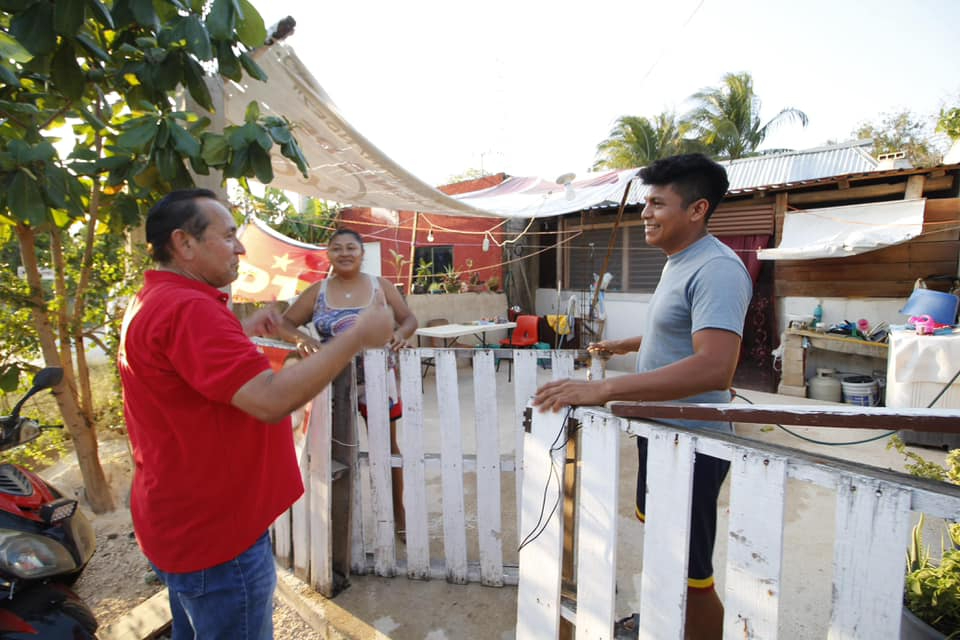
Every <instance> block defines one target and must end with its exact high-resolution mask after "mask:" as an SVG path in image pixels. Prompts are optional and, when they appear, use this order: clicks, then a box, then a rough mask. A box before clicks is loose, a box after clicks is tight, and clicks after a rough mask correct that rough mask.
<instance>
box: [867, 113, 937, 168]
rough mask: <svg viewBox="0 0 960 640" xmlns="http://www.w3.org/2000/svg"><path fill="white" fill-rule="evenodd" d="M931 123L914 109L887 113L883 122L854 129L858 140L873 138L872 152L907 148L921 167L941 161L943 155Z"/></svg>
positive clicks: (875, 153)
mask: <svg viewBox="0 0 960 640" xmlns="http://www.w3.org/2000/svg"><path fill="white" fill-rule="evenodd" d="M930 134H931V131H930V125H929V124H928V123H926V122H924V121H923V119H921V118H919V117H918V116H916V115H915V114H913V113H912V112H910V111H907V110H905V111H900V112H898V113H886V114H883V115H882V116H881V119H880V121H879V122H863V123H861V124H860V125H859V126H858V127H857V129H856V130H855V131H854V132H853V135H854V136H856V138H857V139H860V140H864V139H868V138H869V139H872V140H873V148H872V153H873V155H874V156H878V155H880V154H883V153H895V152H898V151H903V152H904V153H905V154H906V156H907V160H909V161H910V162H911V163H912V164H913V165H914V166H917V167H929V166H933V165H936V164H939V162H940V159H941V157H942V154H941V153H940V150H939V149H937V148H936V145H935V144H933V143H932V142H931V135H930Z"/></svg>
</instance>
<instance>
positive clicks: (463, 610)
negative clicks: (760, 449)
mask: <svg viewBox="0 0 960 640" xmlns="http://www.w3.org/2000/svg"><path fill="white" fill-rule="evenodd" d="M460 375H461V379H460V389H461V410H462V415H463V416H464V418H463V431H464V448H465V451H466V452H467V453H472V451H473V442H474V434H473V423H472V416H473V411H474V407H473V393H472V385H471V379H470V370H469V368H466V369H460ZM538 375H539V377H540V379H541V381H542V382H546V381H547V380H549V379H550V371H545V370H538ZM576 375H577V377H581V376H584V375H585V372H584V371H583V370H578V371H577V372H576ZM613 375H617V374H616V372H614V373H613ZM432 381H433V374H432V373H431V374H429V375H428V376H427V383H428V385H429V384H430V383H432ZM498 385H502V387H501V388H502V389H503V391H502V392H501V395H503V396H504V401H503V402H502V404H501V405H500V406H499V407H498V409H499V418H500V425H501V433H500V436H501V450H502V452H503V453H504V454H508V453H511V452H512V451H513V443H514V432H513V426H512V422H511V421H512V419H513V400H512V393H510V392H509V391H508V389H509V388H510V387H509V385H508V383H507V380H506V371H505V368H502V370H501V372H500V373H499V374H498ZM740 393H741V394H742V395H743V396H745V397H747V398H748V399H749V400H751V401H752V402H754V403H756V404H794V405H796V404H808V403H810V404H816V403H815V402H813V401H810V400H806V399H802V398H793V397H786V396H778V395H775V394H767V393H761V392H753V391H741V392H740ZM506 396H510V397H506ZM424 404H425V407H424V408H425V414H426V415H428V416H429V415H436V410H435V407H436V393H435V392H434V391H433V390H432V389H431V388H430V387H429V386H428V388H427V391H426V393H425V400H424ZM431 427H432V428H431ZM437 427H438V425H436V424H435V419H434V424H432V425H431V424H429V423H428V424H427V430H428V432H429V433H431V434H433V435H432V436H431V437H428V439H427V442H425V445H426V447H427V450H429V451H439V436H438V435H437V433H438V429H437ZM794 430H795V431H796V432H798V433H802V434H803V435H805V436H807V437H810V438H814V439H817V440H825V441H831V442H844V441H848V440H860V439H864V438H867V437H870V436H871V435H877V434H879V433H882V432H879V431H878V432H865V431H863V430H853V429H815V428H796V429H794ZM737 433H738V434H739V435H741V436H745V437H749V438H753V439H756V440H758V441H760V442H765V443H774V444H779V445H784V446H791V447H796V448H799V449H802V450H805V451H810V452H816V453H820V454H824V455H828V456H832V457H841V458H844V459H847V460H852V461H857V462H862V463H865V464H869V465H874V466H878V467H881V468H887V469H897V470H902V468H903V460H902V457H901V456H900V455H899V454H897V453H896V452H895V451H887V449H886V442H887V439H883V440H880V441H877V442H872V443H868V444H862V445H855V446H843V447H836V446H826V445H819V444H812V443H809V442H805V441H803V440H799V439H797V438H795V437H793V436H791V435H789V434H787V433H785V432H783V431H781V430H780V429H779V428H777V427H773V426H770V425H738V426H737ZM920 451H921V453H922V455H924V457H926V458H928V459H931V460H937V461H942V460H943V457H944V455H945V454H944V452H942V451H937V450H930V449H923V450H920ZM620 452H621V453H620V455H621V458H620V475H621V491H620V499H619V514H620V519H619V527H620V535H619V537H618V539H619V546H618V551H617V554H618V565H619V569H618V580H617V584H618V595H617V607H616V611H617V612H618V615H627V614H628V613H630V612H632V611H636V610H637V609H638V606H639V591H640V562H641V558H642V549H643V528H642V525H641V524H640V523H639V522H638V521H637V520H636V519H635V518H634V515H633V513H634V507H633V495H634V490H635V482H636V468H637V461H636V445H635V443H634V441H633V439H632V438H629V437H627V436H624V437H623V438H622V444H621V448H620ZM428 483H429V484H434V483H435V486H436V496H435V497H436V501H435V502H436V503H437V504H439V478H438V477H437V478H428ZM728 484H729V483H728ZM464 486H465V491H466V493H467V496H466V500H467V503H466V506H467V513H468V522H469V514H470V513H471V510H473V509H474V506H473V503H474V500H473V496H474V494H475V485H474V484H473V478H472V477H466V478H465V480H464ZM503 486H504V493H503V504H504V514H503V526H504V532H503V533H504V538H503V546H504V555H505V558H504V561H505V563H513V564H515V563H516V552H515V549H516V546H517V532H516V517H515V510H514V507H513V499H514V498H513V496H514V485H513V476H512V475H504V485H503ZM728 489H729V488H728V487H725V488H724V490H723V492H722V493H721V498H720V514H719V522H718V531H719V532H720V533H719V534H718V536H717V548H716V550H715V559H714V565H715V566H716V567H717V568H718V575H717V582H718V588H719V589H720V590H721V593H722V588H723V580H724V576H723V569H722V568H723V567H724V564H725V556H726V544H725V541H726V536H725V535H723V532H725V531H726V528H727V521H728V515H729V514H728V494H729V491H728ZM433 493H434V492H433V491H432V490H431V491H430V492H429V495H430V496H431V498H432V497H434V496H433ZM834 509H835V507H834V494H833V492H832V491H828V490H826V489H823V488H821V487H818V486H815V485H811V484H807V483H802V482H798V481H790V486H789V487H788V496H787V508H786V520H787V523H786V528H785V539H784V548H785V553H784V576H785V577H784V584H783V589H782V599H781V602H782V611H781V617H780V620H781V622H780V637H782V638H791V639H805V638H823V637H825V636H826V627H827V622H828V618H829V605H830V591H831V584H830V582H831V577H832V568H831V565H832V554H833V523H834ZM473 512H474V513H475V510H474V511H473ZM439 518H440V514H439V513H435V514H431V521H432V522H431V530H434V529H435V527H436V529H437V533H438V534H439V528H440V522H439ZM929 539H931V540H933V539H937V538H936V537H931V538H929ZM438 544H442V543H440V542H439V540H438ZM476 544H477V543H476V536H475V535H474V536H473V539H472V540H471V539H470V537H469V536H468V545H472V546H468V549H472V550H473V551H472V553H471V555H472V556H473V557H475V555H476V551H475V550H476V548H477V547H476ZM431 550H432V554H431V555H433V556H434V557H438V554H441V553H442V547H438V546H437V545H433V546H432V549H431ZM398 556H400V557H402V547H400V549H398ZM350 581H351V586H350V588H348V589H347V590H346V591H344V592H343V593H341V594H340V595H338V596H337V597H336V598H335V599H333V600H332V601H327V602H322V603H320V604H317V603H318V602H319V601H318V600H317V599H315V598H311V600H312V601H313V602H314V604H312V605H310V606H313V607H314V608H317V607H320V608H321V609H322V610H323V611H326V613H325V614H323V615H326V616H327V617H328V618H329V617H331V616H333V617H336V618H337V619H343V620H351V619H352V620H354V622H355V624H354V625H353V626H352V627H351V629H352V630H351V631H349V632H348V631H347V630H346V629H343V630H341V631H342V632H343V633H344V635H343V636H336V635H335V634H334V635H330V634H325V635H326V636H327V637H352V638H367V637H371V638H373V637H377V638H383V637H389V638H395V639H397V640H407V639H409V640H415V639H416V640H419V639H421V638H422V639H428V640H441V639H447V638H449V639H453V638H502V639H509V638H513V637H515V632H514V628H515V622H516V595H517V591H516V588H515V587H503V588H491V587H483V586H480V585H476V584H472V585H467V586H459V585H451V584H448V583H446V582H444V581H440V580H433V581H428V582H418V581H411V580H408V579H406V578H405V577H398V578H392V579H388V578H379V577H375V576H351V577H350ZM302 605H303V603H301V606H302ZM333 612H335V615H334V613H333Z"/></svg>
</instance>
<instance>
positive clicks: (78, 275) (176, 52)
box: [0, 0, 306, 513]
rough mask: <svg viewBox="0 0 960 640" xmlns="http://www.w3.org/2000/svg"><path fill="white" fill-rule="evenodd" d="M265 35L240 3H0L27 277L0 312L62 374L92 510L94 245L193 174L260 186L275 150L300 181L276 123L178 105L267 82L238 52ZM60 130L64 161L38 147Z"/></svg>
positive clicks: (15, 216)
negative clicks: (24, 318) (227, 83)
mask: <svg viewBox="0 0 960 640" xmlns="http://www.w3.org/2000/svg"><path fill="white" fill-rule="evenodd" d="M266 37H267V34H266V29H265V28H264V25H263V20H262V19H261V17H260V15H259V14H258V13H257V11H256V10H255V9H254V8H253V6H252V5H251V4H250V2H249V1H248V0H212V1H208V0H114V1H113V2H112V3H105V2H103V1H102V0H56V1H55V2H54V1H52V0H0V54H2V55H0V187H2V188H0V226H5V227H6V229H7V230H8V231H12V234H13V237H15V239H16V241H17V243H18V245H19V253H20V255H19V262H20V265H22V266H23V267H24V269H25V272H26V289H25V290H24V289H23V287H22V285H21V286H17V285H15V284H14V283H12V282H7V281H6V280H5V281H4V282H3V286H4V287H5V289H4V290H5V291H8V292H9V293H10V295H11V298H9V299H7V300H5V301H4V304H5V309H6V311H7V312H8V313H15V311H14V310H15V309H20V308H26V309H29V313H30V315H31V325H32V330H33V331H34V332H35V333H36V336H37V340H38V341H39V344H40V351H41V353H42V357H43V361H44V362H45V363H46V364H47V365H49V366H62V367H63V368H64V370H65V376H64V382H63V383H62V384H61V386H60V388H59V389H58V391H59V392H58V393H57V394H56V398H57V403H58V405H59V410H60V413H61V415H62V417H63V420H64V423H65V425H66V426H67V428H68V429H69V432H70V435H71V438H72V440H73V444H74V449H75V451H76V454H77V460H78V463H79V467H80V471H81V473H82V475H83V479H84V484H85V489H86V495H87V498H88V500H89V502H90V506H91V508H92V509H93V510H94V511H95V512H98V513H99V512H103V511H108V510H110V509H112V508H113V502H112V497H111V494H110V491H109V486H108V484H107V482H106V479H105V477H104V474H103V470H102V468H101V466H100V462H99V459H98V457H97V440H96V430H95V424H94V419H93V418H94V415H95V412H94V409H93V406H92V402H93V398H92V394H90V393H89V384H88V382H85V380H88V377H87V366H86V362H85V356H84V354H85V346H84V345H85V341H86V336H85V333H86V332H87V330H88V328H89V327H88V322H89V321H90V316H89V311H90V309H89V305H88V301H89V300H90V299H91V296H94V297H100V298H102V297H103V296H106V295H110V293H111V291H110V287H111V286H112V285H111V284H109V283H107V282H105V281H101V280H99V279H98V278H99V276H98V274H96V273H95V272H96V271H97V270H98V269H100V268H101V267H103V266H104V265H105V264H106V262H104V261H100V262H98V260H100V258H98V257H97V256H98V249H97V246H98V238H99V237H100V236H101V235H105V236H120V235H121V234H123V233H124V232H125V231H126V230H128V229H130V228H132V227H136V226H138V225H139V224H140V221H141V219H142V215H143V212H145V210H146V209H147V207H148V206H149V204H151V203H152V202H154V201H155V200H156V199H157V198H158V197H159V196H160V195H161V194H164V193H166V192H168V191H169V190H171V189H174V188H182V187H189V186H192V185H193V174H198V175H208V174H209V173H210V172H211V170H213V171H218V172H220V173H221V174H222V176H223V177H224V178H237V179H239V180H240V181H241V182H242V181H245V180H246V178H247V177H255V178H256V179H257V180H259V181H260V182H263V183H265V184H266V183H269V182H270V181H271V180H272V179H273V169H272V167H271V163H270V152H271V150H273V149H274V148H279V150H280V153H282V154H283V155H284V156H286V157H287V158H289V159H290V160H291V161H293V162H294V163H295V164H296V165H297V167H298V168H299V169H300V171H301V172H302V173H304V174H306V161H305V159H304V158H303V155H302V153H301V151H300V148H299V145H298V143H297V141H296V139H295V138H294V136H293V133H292V131H291V127H290V124H289V123H288V122H287V121H286V120H285V119H283V118H281V117H275V116H262V115H261V113H260V109H259V106H258V105H257V104H256V103H251V104H250V105H248V107H247V110H246V114H245V119H244V122H243V123H242V124H237V125H232V126H228V127H225V129H224V130H223V131H211V130H210V119H209V118H207V117H205V116H201V115H198V114H195V113H192V112H188V111H184V110H182V109H180V108H178V106H177V105H178V104H179V100H178V98H180V97H182V96H183V94H184V93H189V95H190V97H191V98H192V100H193V102H195V103H196V104H197V105H199V108H202V109H205V110H207V111H209V110H211V109H212V108H213V106H214V102H213V98H212V94H211V91H210V89H209V86H208V82H214V81H217V79H218V78H229V79H231V80H241V79H242V78H243V77H244V74H246V75H247V76H249V77H251V78H254V79H256V80H261V81H263V80H266V76H265V74H264V73H263V71H262V70H261V69H260V67H259V66H258V65H257V63H256V62H255V60H254V57H253V56H252V55H251V53H252V51H253V49H254V48H256V47H259V46H261V45H262V44H263V43H264V41H265V40H266ZM211 74H213V75H211ZM63 126H70V127H72V129H73V135H74V137H75V140H76V145H75V146H74V149H73V151H72V152H71V153H69V155H66V156H65V157H64V156H62V155H61V153H60V152H59V151H58V150H57V148H56V147H55V146H54V144H53V143H52V142H51V136H53V135H56V133H55V132H57V131H59V130H60V128H61V127H63ZM188 167H189V169H188ZM77 230H79V235H75V234H76V233H77ZM116 239H117V237H114V240H116ZM74 243H76V251H75V252H74V251H73V245H74ZM116 246H117V245H113V247H112V248H110V247H109V244H107V245H104V250H113V251H116ZM47 247H48V248H49V249H48V250H49V255H47V254H46V253H45V251H46V250H47V249H46V248H47ZM134 255H135V256H136V255H141V256H142V248H141V253H140V254H136V253H135V254H134ZM48 260H49V262H48ZM135 260H136V258H135ZM117 262H118V261H117V260H114V264H116V263H117ZM134 264H136V263H134ZM41 267H44V268H48V267H49V268H51V269H52V272H53V279H52V281H50V283H49V286H45V282H44V281H43V280H41V275H40V274H41ZM129 277H130V272H125V273H124V275H123V278H120V280H123V279H129ZM111 282H112V280H111ZM7 285H9V287H7ZM13 301H19V302H20V303H21V304H20V305H19V306H16V305H14V304H13ZM120 312H122V309H116V310H115V312H114V313H115V314H119V313H120ZM84 387H85V389H84Z"/></svg>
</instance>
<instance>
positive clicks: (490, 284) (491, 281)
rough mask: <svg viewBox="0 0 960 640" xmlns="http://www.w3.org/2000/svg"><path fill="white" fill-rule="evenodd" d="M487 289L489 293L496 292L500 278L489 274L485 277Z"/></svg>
mask: <svg viewBox="0 0 960 640" xmlns="http://www.w3.org/2000/svg"><path fill="white" fill-rule="evenodd" d="M487 289H488V290H489V291H490V292H491V293H496V292H497V291H498V290H499V289H500V278H498V277H497V276H490V277H489V278H487Z"/></svg>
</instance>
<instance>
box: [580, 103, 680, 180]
mask: <svg viewBox="0 0 960 640" xmlns="http://www.w3.org/2000/svg"><path fill="white" fill-rule="evenodd" d="M689 129H690V127H689V125H688V124H687V123H685V122H679V121H677V118H676V116H675V115H674V114H673V113H672V112H669V111H664V112H663V113H661V114H660V115H657V116H654V117H653V119H652V120H651V119H649V118H645V117H642V116H620V117H619V118H617V123H616V124H615V125H614V127H613V129H612V130H611V131H610V137H609V138H607V139H606V140H604V141H603V142H601V143H600V144H598V145H597V158H598V159H597V161H596V162H595V163H594V165H593V168H594V169H632V168H634V167H645V166H646V165H648V164H650V163H651V162H653V161H654V160H659V159H660V158H666V157H667V156H672V155H676V154H678V153H686V152H689V151H692V150H693V146H694V145H695V144H696V142H695V141H693V140H688V139H686V138H685V134H686V133H687V131H688V130H689Z"/></svg>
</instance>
